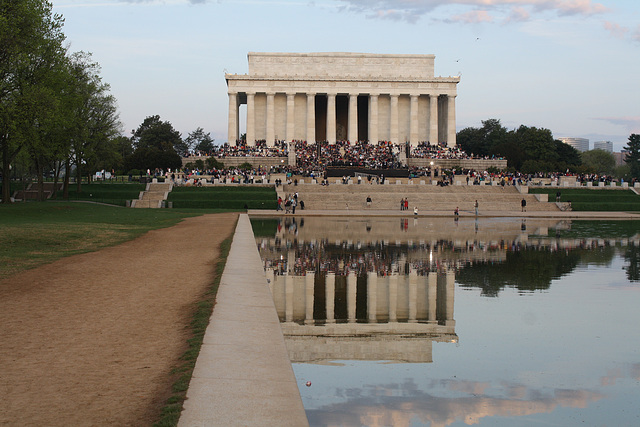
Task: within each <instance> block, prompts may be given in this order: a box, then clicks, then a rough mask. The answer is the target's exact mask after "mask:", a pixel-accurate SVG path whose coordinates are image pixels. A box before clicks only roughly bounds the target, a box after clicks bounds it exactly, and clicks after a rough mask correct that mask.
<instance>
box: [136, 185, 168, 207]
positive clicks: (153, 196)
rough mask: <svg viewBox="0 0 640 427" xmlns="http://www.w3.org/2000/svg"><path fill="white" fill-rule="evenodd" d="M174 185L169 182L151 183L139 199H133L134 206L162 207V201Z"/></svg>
mask: <svg viewBox="0 0 640 427" xmlns="http://www.w3.org/2000/svg"><path fill="white" fill-rule="evenodd" d="M172 188H173V187H172V185H171V184H167V183H149V184H147V189H146V190H145V191H143V192H142V193H141V194H140V197H139V198H138V200H132V201H131V207H132V208H147V209H148V208H153V209H157V208H161V207H162V201H163V200H166V199H167V196H168V194H169V192H171V190H172Z"/></svg>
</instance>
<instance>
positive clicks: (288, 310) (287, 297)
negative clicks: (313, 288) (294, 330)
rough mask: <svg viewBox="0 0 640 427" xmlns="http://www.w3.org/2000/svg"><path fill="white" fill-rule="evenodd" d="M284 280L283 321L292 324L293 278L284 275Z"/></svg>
mask: <svg viewBox="0 0 640 427" xmlns="http://www.w3.org/2000/svg"><path fill="white" fill-rule="evenodd" d="M282 278H283V279H284V319H285V320H286V321H287V322H293V288H294V286H293V278H294V276H289V275H288V274H285V275H284V276H282Z"/></svg>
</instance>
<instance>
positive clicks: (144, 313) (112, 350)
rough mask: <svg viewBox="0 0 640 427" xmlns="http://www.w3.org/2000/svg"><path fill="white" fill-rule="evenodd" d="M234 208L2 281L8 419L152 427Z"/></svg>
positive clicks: (2, 385)
mask: <svg viewBox="0 0 640 427" xmlns="http://www.w3.org/2000/svg"><path fill="white" fill-rule="evenodd" d="M237 215H238V214H237V213H229V214H226V213H225V214H215V215H205V216H201V217H196V218H188V219H186V220H184V221H183V222H181V223H180V224H178V225H176V226H174V227H171V228H166V229H162V230H154V231H151V232H149V233H147V234H145V235H144V236H142V237H140V238H138V239H136V240H133V241H130V242H127V243H124V244H122V245H119V246H116V247H112V248H107V249H103V250H100V251H98V252H93V253H89V254H83V255H77V256H73V257H69V258H65V259H62V260H59V261H56V262H54V263H52V264H49V265H45V266H43V267H39V268H37V269H34V270H30V271H27V272H25V273H21V274H18V275H15V276H12V277H10V278H9V279H2V280H0V396H1V398H0V425H9V426H14V425H15V426H70V425H73V426H100V425H117V426H144V425H150V424H152V423H153V421H155V419H156V417H157V416H158V415H159V413H160V408H161V407H162V406H164V404H165V401H166V398H167V397H168V396H169V395H170V392H171V384H172V382H173V378H172V377H171V376H170V371H171V369H172V368H173V367H175V366H176V365H177V363H178V359H179V357H180V356H181V355H182V353H183V352H184V351H185V349H186V339H187V338H188V337H189V335H190V329H189V327H188V326H189V322H190V321H191V316H192V313H193V310H194V303H195V302H196V301H198V300H199V299H200V297H201V296H202V295H203V294H204V292H205V290H206V288H207V286H208V285H209V284H210V283H211V282H212V280H213V277H214V264H215V262H216V260H217V258H218V256H219V246H220V243H221V242H222V241H223V240H224V239H225V238H227V237H229V236H231V233H232V232H233V228H234V226H235V223H236V219H237Z"/></svg>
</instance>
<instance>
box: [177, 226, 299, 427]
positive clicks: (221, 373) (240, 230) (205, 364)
mask: <svg viewBox="0 0 640 427" xmlns="http://www.w3.org/2000/svg"><path fill="white" fill-rule="evenodd" d="M178 425H179V426H182V427H192V426H283V427H285V426H295V427H298V426H308V425H309V424H308V421H307V417H306V414H305V411H304V407H303V406H302V399H301V398H300V392H299V391H298V386H297V384H296V379H295V376H294V373H293V369H292V367H291V362H290V361H289V356H288V354H287V349H286V347H285V343H284V338H283V335H282V330H281V329H280V322H279V320H278V315H277V313H276V309H275V305H274V303H273V298H272V296H271V292H270V291H269V287H268V285H267V281H266V277H265V274H264V269H263V267H262V262H261V260H260V255H259V253H258V249H257V247H256V241H255V238H254V235H253V231H252V230H251V224H250V222H249V217H248V216H247V215H246V214H242V215H240V217H239V220H238V226H237V227H236V231H235V234H234V236H233V243H232V244H231V250H230V252H229V257H228V259H227V264H226V267H225V269H224V273H223V274H222V278H221V282H220V288H219V289H218V294H217V297H216V305H215V307H214V310H213V314H212V316H211V319H210V323H209V327H208V328H207V331H206V334H205V337H204V343H203V345H202V348H201V350H200V355H199V356H198V360H197V362H196V367H195V370H194V372H193V377H192V378H191V382H190V384H189V390H188V392H187V400H186V401H185V404H184V411H183V412H182V415H181V417H180V422H179V423H178Z"/></svg>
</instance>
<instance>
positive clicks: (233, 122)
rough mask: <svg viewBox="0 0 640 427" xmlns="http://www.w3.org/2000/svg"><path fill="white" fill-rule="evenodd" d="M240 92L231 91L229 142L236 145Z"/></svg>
mask: <svg viewBox="0 0 640 427" xmlns="http://www.w3.org/2000/svg"><path fill="white" fill-rule="evenodd" d="M238 121H239V120H238V94H237V93H235V92H229V129H228V130H229V133H228V136H227V142H228V143H229V145H236V141H237V140H238Z"/></svg>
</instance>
